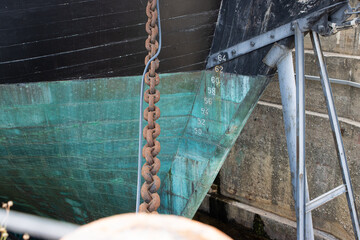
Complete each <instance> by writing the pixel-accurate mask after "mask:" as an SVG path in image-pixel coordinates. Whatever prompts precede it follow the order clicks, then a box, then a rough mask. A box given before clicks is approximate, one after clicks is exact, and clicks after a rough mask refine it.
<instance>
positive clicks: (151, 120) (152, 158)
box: [139, 0, 161, 213]
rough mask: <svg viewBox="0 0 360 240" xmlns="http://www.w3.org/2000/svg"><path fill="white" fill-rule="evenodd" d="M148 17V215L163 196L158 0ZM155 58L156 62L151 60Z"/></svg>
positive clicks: (149, 6) (145, 193)
mask: <svg viewBox="0 0 360 240" xmlns="http://www.w3.org/2000/svg"><path fill="white" fill-rule="evenodd" d="M146 15H147V16H148V21H147V23H146V27H145V29H146V32H147V33H148V38H147V39H146V41H145V48H146V49H147V50H148V55H147V56H146V57H145V65H148V64H149V61H150V68H149V71H148V72H147V73H146V74H145V78H144V81H145V83H146V84H147V85H148V86H149V89H148V90H146V91H145V93H144V100H145V102H146V103H148V104H149V106H148V107H147V108H146V109H145V111H144V119H145V120H146V121H147V122H148V125H147V126H145V128H144V129H143V137H144V139H145V140H146V144H145V146H144V147H143V149H142V156H143V157H144V158H145V160H146V162H145V164H144V165H143V167H142V169H141V175H142V176H143V178H144V179H145V182H144V184H143V185H142V187H141V197H142V198H143V200H144V202H143V203H142V204H141V205H140V207H139V211H140V212H146V213H157V209H158V208H159V206H160V196H159V194H158V193H157V191H158V190H159V188H160V178H159V177H158V176H157V173H158V172H159V170H160V160H159V159H158V158H157V155H158V154H159V152H160V149H161V147H160V142H159V141H157V140H156V138H157V137H158V136H159V135H160V132H161V130H160V125H159V124H158V123H156V121H157V120H158V119H159V118H160V109H159V107H157V106H156V105H155V104H156V103H158V102H159V100H160V92H159V90H157V89H156V88H155V87H156V86H158V85H159V83H160V77H159V74H158V73H156V70H157V69H158V68H159V60H158V58H155V59H153V58H154V56H155V55H156V54H157V52H158V49H159V43H158V41H157V36H158V34H159V28H158V26H157V19H158V10H157V1H156V0H149V1H148V4H147V7H146ZM152 59H153V60H152Z"/></svg>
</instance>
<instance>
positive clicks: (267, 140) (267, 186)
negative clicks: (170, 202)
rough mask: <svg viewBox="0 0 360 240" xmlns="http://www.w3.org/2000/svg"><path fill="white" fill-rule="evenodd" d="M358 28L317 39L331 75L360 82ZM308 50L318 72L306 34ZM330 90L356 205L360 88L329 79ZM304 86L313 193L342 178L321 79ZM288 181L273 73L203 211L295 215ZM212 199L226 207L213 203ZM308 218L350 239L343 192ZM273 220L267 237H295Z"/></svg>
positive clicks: (311, 69) (310, 69)
mask: <svg viewBox="0 0 360 240" xmlns="http://www.w3.org/2000/svg"><path fill="white" fill-rule="evenodd" d="M359 32H360V28H359V27H357V28H355V29H351V30H347V31H344V32H341V33H339V34H337V35H335V36H332V37H329V38H326V39H324V38H323V39H322V43H323V50H324V51H325V56H326V62H327V66H328V71H329V76H330V77H331V78H338V79H344V80H348V81H353V82H357V83H360V42H359V41H360V38H359ZM306 48H307V49H308V50H307V51H306V74H309V75H316V76H318V75H319V74H318V68H317V65H316V62H315V58H314V54H313V52H312V50H311V49H312V48H311V42H310V39H309V37H307V40H306ZM332 88H333V93H334V98H335V105H336V108H337V112H338V115H339V120H340V125H341V132H342V136H343V141H344V145H345V150H346V154H347V157H348V164H349V168H350V173H351V177H352V180H353V188H354V191H355V195H356V196H355V198H356V201H357V206H359V207H360V89H359V88H356V87H350V86H345V85H339V84H332ZM306 91H307V94H306V110H307V112H306V151H307V152H306V161H307V170H308V181H309V185H310V195H311V198H312V199H313V198H315V197H317V196H319V195H321V194H323V193H325V192H326V191H328V190H331V189H332V188H334V187H337V186H338V185H340V184H341V183H342V180H341V172H340V168H339V164H338V160H337V155H336V151H335V145H334V142H333V137H332V134H331V130H330V123H329V120H328V118H327V109H326V104H325V100H324V97H323V93H322V88H321V84H320V82H319V81H312V80H307V81H306ZM290 180H291V176H290V168H289V162H288V157H287V149H286V138H285V133H284V124H283V118H282V108H281V98H280V91H279V84H278V81H277V79H276V78H274V80H273V82H272V83H271V84H270V85H269V87H268V88H267V90H266V91H265V93H264V95H263V96H262V98H261V101H260V102H259V104H258V105H257V107H256V108H255V110H254V112H253V114H252V115H251V116H250V118H249V120H248V122H247V124H246V125H245V128H244V130H243V132H242V133H241V136H240V137H239V138H238V139H237V141H236V144H235V146H234V147H233V148H232V150H231V152H230V154H229V156H228V158H227V160H226V162H225V164H224V166H223V167H222V169H221V171H220V173H219V176H218V181H217V184H218V195H216V196H215V195H214V196H212V197H211V195H210V199H209V198H207V199H206V200H205V201H204V203H203V205H202V208H201V209H202V210H204V211H209V212H212V213H213V214H215V215H216V214H219V212H218V213H216V210H215V211H214V208H216V209H218V211H223V212H222V213H221V214H220V215H221V216H222V218H223V220H224V221H235V222H238V223H241V224H243V225H246V226H248V227H251V226H252V224H253V223H252V221H253V219H252V216H254V212H253V211H252V210H251V209H252V208H253V207H254V208H256V209H258V210H264V211H265V212H267V213H272V214H275V215H274V216H279V217H280V218H282V219H287V220H292V221H294V220H295V213H294V201H293V195H292V187H291V183H290V182H291V181H290ZM219 198H220V200H219ZM221 199H223V200H221ZM224 199H227V200H224ZM230 202H231V203H230ZM210 203H213V204H210ZM214 203H215V205H216V204H221V205H223V206H222V207H219V206H214ZM234 203H235V204H234ZM236 203H239V204H245V205H246V206H249V207H250V208H249V209H250V210H244V209H242V208H239V207H236V206H237V205H236ZM236 209H237V210H236ZM241 209H242V210H241ZM358 209H359V208H358ZM236 211H237V212H238V213H240V212H242V211H245V212H247V213H246V214H245V213H243V214H242V215H241V216H247V217H241V216H240V215H239V214H236ZM214 212H215V213H214ZM359 214H360V212H359ZM265 215H266V214H265ZM265 215H264V216H265ZM249 216H250V217H249ZM313 220H314V226H315V228H317V229H320V230H322V231H324V232H328V233H331V234H332V235H334V236H335V237H337V238H340V239H354V237H353V233H352V227H351V221H350V215H349V211H348V208H347V201H346V197H345V195H344V196H341V197H339V198H337V199H335V200H333V201H332V202H330V203H328V204H326V205H325V206H323V207H321V208H319V209H317V210H315V211H313ZM270 222H271V223H269V221H267V220H266V221H265V230H266V229H268V232H267V234H268V235H269V236H270V237H271V238H273V239H275V238H276V239H296V236H295V229H294V227H291V224H290V225H289V226H290V227H289V226H288V227H285V228H282V227H280V225H283V223H282V222H281V221H280V222H279V221H277V220H276V219H274V221H270ZM274 222H275V223H276V222H278V224H279V226H278V229H279V231H274V229H275V228H274V226H275V225H276V224H274ZM267 223H268V224H269V226H266V224H267ZM270 224H271V226H270ZM290 229H291V230H290ZM324 238H325V239H326V237H324Z"/></svg>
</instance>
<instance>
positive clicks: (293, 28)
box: [290, 22, 295, 31]
mask: <svg viewBox="0 0 360 240" xmlns="http://www.w3.org/2000/svg"><path fill="white" fill-rule="evenodd" d="M290 29H291V31H295V22H293V23H292V24H291V27H290Z"/></svg>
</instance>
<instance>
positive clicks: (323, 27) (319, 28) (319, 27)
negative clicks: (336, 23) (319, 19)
mask: <svg viewBox="0 0 360 240" xmlns="http://www.w3.org/2000/svg"><path fill="white" fill-rule="evenodd" d="M318 31H319V33H324V32H325V26H324V25H319V26H318Z"/></svg>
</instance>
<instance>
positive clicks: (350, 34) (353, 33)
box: [305, 0, 360, 56]
mask: <svg viewBox="0 0 360 240" xmlns="http://www.w3.org/2000/svg"><path fill="white" fill-rule="evenodd" d="M352 2H354V3H353V4H352V5H353V6H355V3H356V2H357V3H358V1H357V0H353V1H352ZM359 33H360V27H359V26H357V27H355V28H354V29H348V30H345V31H341V32H338V33H337V34H336V35H334V36H330V37H322V38H321V41H322V42H323V50H324V51H328V52H334V53H344V54H350V55H357V56H358V55H360V41H359V39H360V34H359ZM305 48H306V49H312V45H311V40H310V38H309V37H307V38H306V39H305Z"/></svg>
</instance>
